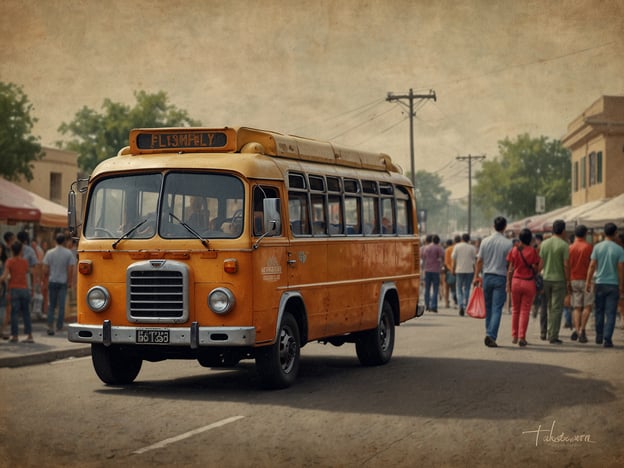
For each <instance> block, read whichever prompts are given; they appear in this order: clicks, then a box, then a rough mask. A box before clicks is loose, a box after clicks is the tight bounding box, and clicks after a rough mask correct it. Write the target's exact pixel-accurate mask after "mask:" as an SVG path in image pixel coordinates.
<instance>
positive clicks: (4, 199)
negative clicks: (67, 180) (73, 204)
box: [0, 179, 67, 227]
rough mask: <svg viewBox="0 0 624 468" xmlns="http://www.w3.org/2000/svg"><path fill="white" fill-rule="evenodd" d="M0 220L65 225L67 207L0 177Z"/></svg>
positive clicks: (49, 225) (50, 225) (42, 224)
mask: <svg viewBox="0 0 624 468" xmlns="http://www.w3.org/2000/svg"><path fill="white" fill-rule="evenodd" d="M0 221H7V222H17V221H25V222H28V221H30V222H38V223H39V224H40V225H41V226H46V227H67V208H65V207H64V206H61V205H59V204H58V203H54V202H51V201H50V200H46V199H45V198H43V197H40V196H39V195H37V194H34V193H32V192H29V191H28V190H26V189H23V188H22V187H20V186H19V185H16V184H13V183H11V182H9V181H8V180H5V179H0Z"/></svg>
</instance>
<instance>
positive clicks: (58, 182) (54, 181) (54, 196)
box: [50, 172, 63, 201]
mask: <svg viewBox="0 0 624 468" xmlns="http://www.w3.org/2000/svg"><path fill="white" fill-rule="evenodd" d="M62 182H63V174H61V173H60V172H50V200H54V201H58V200H60V199H61V198H62V196H63V194H62V193H61V191H62V186H63V184H62Z"/></svg>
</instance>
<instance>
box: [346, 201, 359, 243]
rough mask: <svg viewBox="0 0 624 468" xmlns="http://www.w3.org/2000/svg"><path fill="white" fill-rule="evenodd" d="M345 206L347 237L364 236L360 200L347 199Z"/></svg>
mask: <svg viewBox="0 0 624 468" xmlns="http://www.w3.org/2000/svg"><path fill="white" fill-rule="evenodd" d="M344 204H345V220H346V225H347V229H346V232H347V235H352V234H362V223H361V221H360V216H361V215H360V205H361V203H360V198H359V197H345V202H344Z"/></svg>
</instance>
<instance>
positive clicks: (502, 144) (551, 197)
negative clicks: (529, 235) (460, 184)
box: [473, 134, 571, 219]
mask: <svg viewBox="0 0 624 468" xmlns="http://www.w3.org/2000/svg"><path fill="white" fill-rule="evenodd" d="M498 149H499V153H500V156H498V157H496V158H494V159H493V160H485V161H484V162H483V166H482V169H481V171H479V172H478V173H477V174H476V176H475V180H476V184H475V186H474V188H473V203H475V204H476V205H478V206H479V207H480V208H481V209H482V210H483V211H484V212H485V213H486V214H487V216H488V217H490V218H491V217H492V216H494V215H498V214H501V215H506V216H508V217H510V218H512V219H514V218H515V219H518V218H524V217H527V216H530V215H531V214H533V213H535V200H536V196H543V197H545V198H546V210H547V211H550V210H554V209H556V208H559V207H561V206H565V205H567V204H569V203H570V174H571V168H570V153H569V151H568V150H567V149H565V148H564V147H563V146H562V145H561V141H559V140H548V138H546V137H544V136H540V137H539V138H531V137H530V136H529V135H528V134H523V135H519V136H518V137H517V138H516V140H515V141H512V140H510V139H509V138H506V139H504V140H502V141H499V142H498Z"/></svg>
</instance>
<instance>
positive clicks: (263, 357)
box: [256, 313, 301, 389]
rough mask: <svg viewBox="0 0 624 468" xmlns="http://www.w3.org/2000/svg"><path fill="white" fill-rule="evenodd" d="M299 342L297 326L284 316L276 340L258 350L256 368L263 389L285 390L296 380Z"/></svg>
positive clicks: (291, 318) (292, 318)
mask: <svg viewBox="0 0 624 468" xmlns="http://www.w3.org/2000/svg"><path fill="white" fill-rule="evenodd" d="M300 353H301V341H300V338H299V325H298V324H297V321H296V320H295V318H294V317H293V316H292V315H291V314H289V313H286V314H284V317H283V318H282V321H281V323H280V326H279V329H278V331H277V339H276V340H275V343H274V344H273V345H271V346H265V347H262V348H258V349H257V351H256V368H257V369H258V374H259V375H260V383H261V384H262V386H263V387H264V388H270V389H278V388H287V387H290V386H291V385H292V384H294V383H295V380H297V373H298V372H299V359H300Z"/></svg>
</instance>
